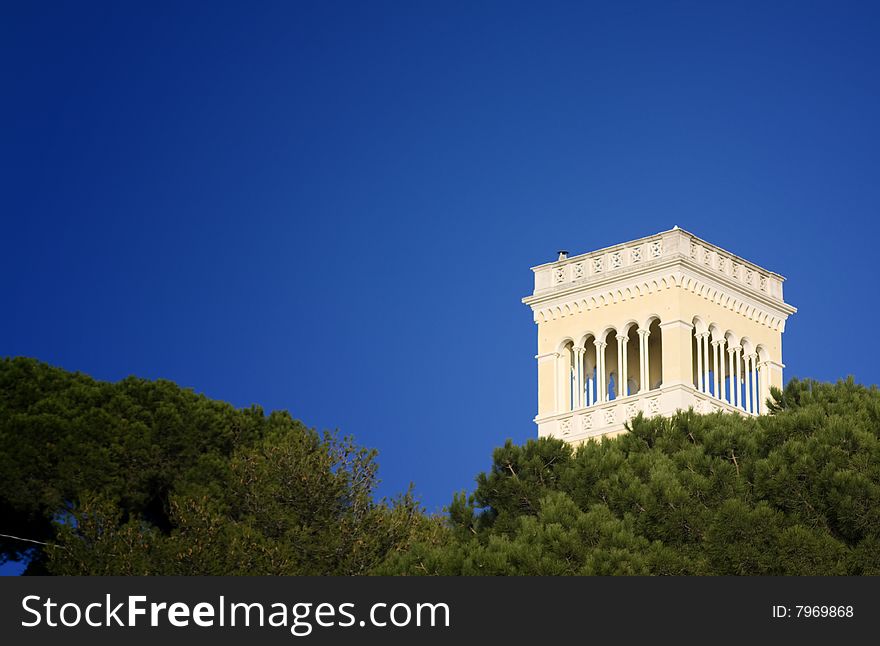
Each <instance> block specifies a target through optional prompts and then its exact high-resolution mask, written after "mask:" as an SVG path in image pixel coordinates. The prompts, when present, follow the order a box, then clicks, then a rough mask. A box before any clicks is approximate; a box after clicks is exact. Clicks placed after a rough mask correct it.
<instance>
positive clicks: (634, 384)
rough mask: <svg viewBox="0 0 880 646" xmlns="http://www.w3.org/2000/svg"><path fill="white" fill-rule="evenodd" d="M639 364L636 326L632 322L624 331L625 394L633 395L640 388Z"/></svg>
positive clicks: (640, 363)
mask: <svg viewBox="0 0 880 646" xmlns="http://www.w3.org/2000/svg"><path fill="white" fill-rule="evenodd" d="M641 365H642V362H641V358H640V356H639V332H638V326H637V325H636V324H632V325H630V326H629V327H628V328H627V331H626V392H625V394H626V395H635V394H636V393H638V392H640V391H641V390H642V382H641V375H640V369H641Z"/></svg>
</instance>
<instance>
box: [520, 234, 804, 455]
mask: <svg viewBox="0 0 880 646" xmlns="http://www.w3.org/2000/svg"><path fill="white" fill-rule="evenodd" d="M532 271H533V272H534V273H535V291H534V293H533V294H532V295H531V296H528V297H526V298H524V299H523V302H524V303H526V304H527V305H529V306H530V307H531V308H532V311H533V313H534V319H535V323H536V324H537V325H538V354H537V357H536V358H537V360H538V415H537V417H535V423H537V425H538V435H540V436H546V435H553V436H555V437H559V438H562V439H565V440H567V441H570V442H580V441H583V440H585V439H587V438H590V437H595V436H599V435H607V434H615V433H619V432H621V431H623V430H624V423H625V422H626V421H627V420H629V419H631V418H633V417H635V416H636V414H637V413H638V412H640V411H642V412H644V413H645V414H646V415H648V416H653V415H671V414H672V413H673V412H675V411H676V410H678V409H687V408H690V407H693V408H694V409H695V410H697V411H699V412H712V411H716V410H719V409H720V410H726V411H732V412H738V413H740V414H743V415H758V414H760V413H761V412H763V409H764V407H765V401H766V400H767V398H768V397H769V393H770V386H777V387H782V368H783V364H782V332H783V330H784V328H785V321H786V319H787V318H788V316H789V315H790V314H793V313H794V312H795V311H797V310H796V309H795V308H794V307H792V306H791V305H788V304H787V303H785V302H784V300H783V298H782V283H783V281H784V280H785V279H784V278H783V277H782V276H780V275H779V274H775V273H773V272H770V271H767V270H766V269H762V268H761V267H758V266H757V265H755V264H753V263H750V262H749V261H747V260H744V259H743V258H740V257H738V256H735V255H733V254H732V253H730V252H728V251H725V250H724V249H721V248H720V247H716V246H715V245H712V244H709V243H708V242H706V241H704V240H701V239H700V238H697V237H696V236H694V235H693V234H691V233H688V232H687V231H684V230H683V229H679V228H678V227H676V228H674V229H672V230H670V231H664V232H663V233H658V234H657V235H653V236H649V237H646V238H640V239H638V240H633V241H632V242H626V243H623V244H619V245H615V246H613V247H608V248H606V249H600V250H598V251H593V252H590V253H586V254H583V255H580V256H574V257H571V258H569V257H568V254H567V253H566V252H560V253H559V259H558V260H557V261H555V262H551V263H547V264H544V265H539V266H537V267H533V268H532Z"/></svg>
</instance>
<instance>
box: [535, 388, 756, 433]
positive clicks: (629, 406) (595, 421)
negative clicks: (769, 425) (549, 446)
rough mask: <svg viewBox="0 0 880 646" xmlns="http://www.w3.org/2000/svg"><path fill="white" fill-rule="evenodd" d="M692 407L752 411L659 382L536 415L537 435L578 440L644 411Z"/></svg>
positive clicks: (618, 425) (652, 412)
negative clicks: (633, 391)
mask: <svg viewBox="0 0 880 646" xmlns="http://www.w3.org/2000/svg"><path fill="white" fill-rule="evenodd" d="M687 408H693V409H694V410H695V411H696V412H698V413H704V414H709V413H715V412H718V411H724V412H726V413H738V414H740V415H744V416H748V417H750V416H752V413H747V412H746V411H744V410H742V409H740V408H737V407H736V406H733V405H732V404H729V403H727V402H726V401H722V400H720V399H718V398H716V397H714V396H713V395H710V394H706V393H702V392H700V391H698V390H697V389H696V388H694V387H693V386H690V385H685V384H677V385H673V386H661V387H660V388H656V389H654V390H649V391H648V392H644V393H638V394H636V395H629V396H627V397H620V398H618V399H614V400H611V401H607V402H602V403H600V404H593V405H592V406H587V407H585V408H578V409H575V410H573V411H567V412H563V413H557V414H555V415H548V416H546V417H542V418H539V419H536V420H535V421H536V422H537V423H538V429H539V434H540V435H553V436H555V437H557V438H559V439H562V440H568V441H579V440H582V439H587V438H590V437H598V436H601V435H606V434H608V433H617V432H620V431H623V430H624V428H625V426H624V425H625V424H626V423H627V422H629V421H630V420H632V419H633V418H634V417H636V416H637V415H638V414H639V413H644V415H645V416H646V417H654V416H657V415H663V416H667V417H668V416H671V415H673V414H674V413H675V412H676V411H677V410H685V409H687Z"/></svg>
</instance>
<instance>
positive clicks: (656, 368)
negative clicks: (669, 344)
mask: <svg viewBox="0 0 880 646" xmlns="http://www.w3.org/2000/svg"><path fill="white" fill-rule="evenodd" d="M647 346H648V347H647V361H646V363H647V366H646V370H645V389H646V390H656V389H657V388H660V386H662V385H663V330H662V329H661V328H660V319H659V318H652V319H651V320H650V321H648V344H647Z"/></svg>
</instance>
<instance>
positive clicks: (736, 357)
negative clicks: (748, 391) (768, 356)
mask: <svg viewBox="0 0 880 646" xmlns="http://www.w3.org/2000/svg"><path fill="white" fill-rule="evenodd" d="M733 353H734V360H735V362H736V404H735V405H736V407H737V408H743V409H744V408H745V407H744V406H743V402H742V359H741V358H740V354H741V353H742V346H741V345H737V346H734V348H733Z"/></svg>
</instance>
